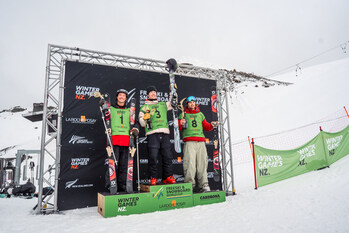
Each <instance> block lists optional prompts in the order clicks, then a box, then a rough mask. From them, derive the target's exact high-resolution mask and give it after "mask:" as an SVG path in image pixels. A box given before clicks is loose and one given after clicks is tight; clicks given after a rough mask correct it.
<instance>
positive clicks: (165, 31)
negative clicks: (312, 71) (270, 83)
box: [0, 0, 349, 109]
mask: <svg viewBox="0 0 349 233" xmlns="http://www.w3.org/2000/svg"><path fill="white" fill-rule="evenodd" d="M0 5H1V7H0V12H1V14H0V31H1V35H2V36H1V37H0V51H1V54H0V78H1V87H2V88H1V92H0V93H1V94H0V109H5V108H10V107H13V106H15V105H21V106H31V104H32V103H33V102H42V101H43V96H44V83H45V66H46V59H47V46H48V44H57V45H63V46H69V47H80V48H85V49H90V50H97V51H104V52H110V53H115V54H122V55H129V56H136V57H144V58H151V59H157V60H166V59H168V58H170V57H174V58H176V59H177V60H178V62H181V63H182V62H187V63H192V64H194V65H198V66H205V67H210V68H224V69H231V70H232V69H236V70H239V71H244V72H251V73H255V74H258V75H262V76H265V75H268V74H272V73H274V72H276V71H279V70H282V69H283V68H285V67H290V70H292V69H295V68H296V67H295V66H294V67H293V65H296V64H298V63H300V62H302V61H304V60H307V59H308V58H311V57H313V56H315V55H317V54H320V53H322V52H324V51H327V50H328V49H331V48H335V47H336V48H335V49H333V50H331V51H330V52H328V53H325V54H323V55H321V56H319V57H316V58H315V59H312V60H310V61H309V62H305V63H302V64H301V65H300V66H301V68H304V67H307V66H310V65H315V64H319V63H322V62H328V61H331V60H337V59H342V58H347V57H348V54H349V42H348V41H349V30H347V23H346V22H347V18H348V16H347V12H348V10H349V2H348V1H345V0H334V1H330V0H320V1H317V0H308V1H300V0H293V1H291V0H287V1H277V0H269V1H257V0H251V1H223V0H218V1H198V0H195V1H184V0H179V1H155V0H150V1H146V2H145V1H139V0H138V1H132V2H125V1H108V0H102V1H98V2H96V1H82V0H77V1H67V0H62V1H43V0H37V1H24V0H15V1H4V0H0ZM346 42H347V44H346V45H348V48H344V46H343V48H341V47H340V46H339V45H340V44H342V43H346ZM345 51H346V53H345ZM290 70H288V71H290ZM285 71H286V70H285ZM271 78H272V77H271Z"/></svg>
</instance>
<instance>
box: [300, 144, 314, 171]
mask: <svg viewBox="0 0 349 233" xmlns="http://www.w3.org/2000/svg"><path fill="white" fill-rule="evenodd" d="M315 149H316V145H315V144H312V145H309V146H307V147H305V148H303V149H300V150H299V151H297V152H298V153H299V154H300V157H299V164H298V166H304V165H307V162H305V159H306V158H310V157H312V156H314V155H315Z"/></svg>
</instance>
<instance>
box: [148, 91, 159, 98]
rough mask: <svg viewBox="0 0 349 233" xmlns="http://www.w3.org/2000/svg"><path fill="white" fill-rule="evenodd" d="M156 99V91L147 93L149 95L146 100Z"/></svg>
mask: <svg viewBox="0 0 349 233" xmlns="http://www.w3.org/2000/svg"><path fill="white" fill-rule="evenodd" d="M157 98H158V97H157V93H156V91H151V92H149V94H148V99H157Z"/></svg>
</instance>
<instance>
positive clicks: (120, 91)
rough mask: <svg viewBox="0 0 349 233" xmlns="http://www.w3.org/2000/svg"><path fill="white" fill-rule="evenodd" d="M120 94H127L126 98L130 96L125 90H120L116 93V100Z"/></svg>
mask: <svg viewBox="0 0 349 233" xmlns="http://www.w3.org/2000/svg"><path fill="white" fill-rule="evenodd" d="M119 93H125V94H126V98H127V96H128V91H126V90H125V89H119V90H117V91H116V98H117V97H118V95H119Z"/></svg>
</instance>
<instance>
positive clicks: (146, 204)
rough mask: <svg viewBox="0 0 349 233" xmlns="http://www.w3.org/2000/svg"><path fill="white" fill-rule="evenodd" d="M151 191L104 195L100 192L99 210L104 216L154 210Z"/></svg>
mask: <svg viewBox="0 0 349 233" xmlns="http://www.w3.org/2000/svg"><path fill="white" fill-rule="evenodd" d="M152 199H153V195H152V194H151V193H135V194H125V195H103V194H101V193H98V212H99V213H100V214H101V215H102V216H104V217H114V216H117V215H130V214H141V213H149V212H154V211H155V209H154V206H153V203H152Z"/></svg>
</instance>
